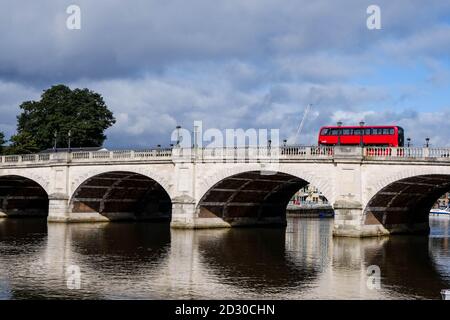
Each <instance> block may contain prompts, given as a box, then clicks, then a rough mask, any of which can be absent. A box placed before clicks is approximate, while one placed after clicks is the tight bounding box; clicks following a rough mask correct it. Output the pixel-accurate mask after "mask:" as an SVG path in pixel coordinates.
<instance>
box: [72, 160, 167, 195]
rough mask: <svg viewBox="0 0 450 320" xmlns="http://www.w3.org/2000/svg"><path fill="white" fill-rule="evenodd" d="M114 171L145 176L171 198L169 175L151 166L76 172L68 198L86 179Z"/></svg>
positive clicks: (117, 167)
mask: <svg viewBox="0 0 450 320" xmlns="http://www.w3.org/2000/svg"><path fill="white" fill-rule="evenodd" d="M114 171H124V172H130V173H135V174H139V175H142V176H145V177H147V178H149V179H152V180H154V181H156V182H157V183H158V184H159V185H160V186H161V187H162V188H163V189H164V191H165V192H167V193H168V194H169V195H171V196H172V184H171V182H170V179H169V178H168V177H169V176H170V175H164V174H162V173H161V170H156V169H154V168H152V167H151V166H145V167H142V166H137V167H135V168H133V167H132V166H127V167H126V169H124V168H123V167H121V166H98V167H90V168H88V170H83V171H81V172H77V173H75V174H74V177H73V179H72V183H71V184H70V190H71V191H70V194H69V198H72V197H73V196H74V194H75V192H76V191H77V190H78V188H79V187H80V186H81V185H82V184H83V183H84V182H86V181H87V180H88V179H90V178H92V177H95V176H97V175H100V174H104V173H109V172H114Z"/></svg>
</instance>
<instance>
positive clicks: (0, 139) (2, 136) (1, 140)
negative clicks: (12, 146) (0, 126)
mask: <svg viewBox="0 0 450 320" xmlns="http://www.w3.org/2000/svg"><path fill="white" fill-rule="evenodd" d="M5 143H6V140H5V134H4V133H3V132H1V131H0V154H2V153H3V145H4V144H5Z"/></svg>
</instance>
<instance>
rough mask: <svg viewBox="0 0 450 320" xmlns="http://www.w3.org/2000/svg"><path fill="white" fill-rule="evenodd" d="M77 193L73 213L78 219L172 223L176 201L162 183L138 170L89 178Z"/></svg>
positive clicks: (70, 203)
mask: <svg viewBox="0 0 450 320" xmlns="http://www.w3.org/2000/svg"><path fill="white" fill-rule="evenodd" d="M77 185H78V187H77V188H76V189H75V190H74V191H73V193H72V195H71V197H70V200H69V214H70V215H71V216H72V217H74V216H77V218H78V219H81V220H82V219H83V217H86V218H87V219H88V217H93V218H94V219H95V217H96V216H97V217H99V216H102V217H104V218H106V219H107V220H129V219H132V220H155V219H158V220H169V219H170V216H171V211H172V202H171V198H170V196H169V193H168V192H167V190H166V189H165V188H164V187H163V186H162V185H161V184H160V183H159V181H157V180H155V179H153V178H151V177H149V176H148V175H144V174H142V173H138V172H135V171H128V170H127V171H123V170H117V171H116V170H109V171H104V172H101V173H98V174H95V175H92V176H89V177H88V178H86V179H85V180H84V181H82V182H81V183H77Z"/></svg>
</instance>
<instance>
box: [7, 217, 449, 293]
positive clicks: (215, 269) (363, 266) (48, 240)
mask: <svg viewBox="0 0 450 320" xmlns="http://www.w3.org/2000/svg"><path fill="white" fill-rule="evenodd" d="M432 227H433V229H432V230H437V229H436V228H441V229H442V230H441V229H439V230H440V231H439V232H440V233H439V234H432V236H431V237H430V238H429V239H427V238H423V237H413V236H411V237H410V236H408V237H406V236H403V237H390V238H386V237H385V238H371V239H351V238H332V235H331V229H332V220H326V219H289V220H288V227H287V229H286V230H285V231H284V230H281V229H276V228H274V229H269V228H260V229H254V228H250V229H220V230H197V231H193V230H174V229H172V230H171V229H170V228H169V226H168V225H157V224H154V223H115V224H108V223H100V224H50V225H48V230H47V225H46V223H45V221H43V223H40V224H39V223H36V221H30V220H28V219H27V220H14V219H4V220H0V231H1V232H0V252H1V254H0V297H2V298H18V299H21V298H92V299H108V298H136V299H140V298H146V299H179V298H186V299H222V298H231V299H237V298H250V299H251V298H254V299H258V298H261V299H274V298H277V299H316V298H325V299H328V298H329V299H336V298H341V299H360V298H364V299H375V298H392V299H397V298H439V291H440V289H442V288H444V287H449V286H450V270H449V268H448V266H449V265H450V253H449V250H448V245H449V243H448V240H449V238H448V222H447V225H445V222H436V224H434V222H432ZM445 228H447V229H445ZM445 232H446V234H443V233H445ZM70 265H78V266H79V267H80V270H81V289H80V290H69V289H68V288H67V286H66V281H67V274H66V270H67V267H68V266H70ZM369 265H378V266H379V267H380V269H381V290H370V289H369V288H367V286H366V282H367V274H366V270H367V267H368V266H369Z"/></svg>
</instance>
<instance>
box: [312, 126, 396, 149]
mask: <svg viewBox="0 0 450 320" xmlns="http://www.w3.org/2000/svg"><path fill="white" fill-rule="evenodd" d="M319 145H328V146H329V145H364V146H380V147H403V145H404V131H403V128H402V127H399V126H329V127H322V128H320V132H319Z"/></svg>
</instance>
